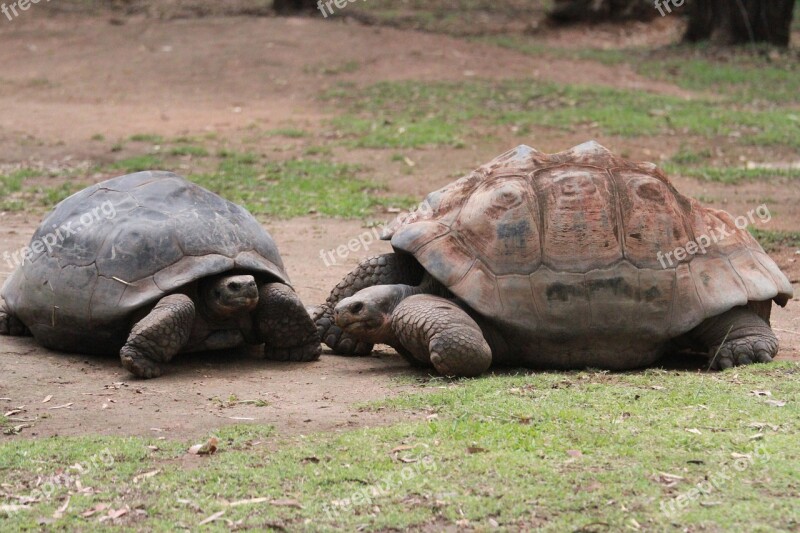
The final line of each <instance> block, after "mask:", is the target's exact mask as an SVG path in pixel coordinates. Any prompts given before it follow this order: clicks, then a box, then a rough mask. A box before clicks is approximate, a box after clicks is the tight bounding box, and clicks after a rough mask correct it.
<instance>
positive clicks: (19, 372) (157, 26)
mask: <svg viewBox="0 0 800 533" xmlns="http://www.w3.org/2000/svg"><path fill="white" fill-rule="evenodd" d="M113 22H114V23H113V24H112V23H110V22H109V18H108V17H104V16H90V15H85V16H77V15H63V14H62V15H57V16H51V15H50V14H42V13H36V12H35V6H34V9H32V10H30V11H29V12H26V13H24V14H23V16H21V17H20V18H19V19H17V20H15V21H13V23H7V22H6V21H5V20H3V21H0V64H2V65H3V69H2V72H1V73H0V109H2V113H0V165H5V166H12V165H17V164H25V165H35V164H38V165H44V166H45V167H46V166H48V165H54V166H67V167H69V166H70V165H77V164H78V163H79V162H82V161H100V162H102V161H110V160H111V159H112V158H113V156H112V155H111V154H110V153H109V149H108V144H109V143H108V142H106V143H98V142H96V141H92V140H90V138H91V137H92V136H93V135H95V134H102V135H104V136H105V138H106V139H108V140H110V141H113V140H115V139H122V138H127V137H128V136H130V135H132V134H134V133H143V132H152V133H158V134H160V135H164V136H174V135H184V134H186V135H202V134H204V133H215V134H217V136H218V137H219V138H225V139H228V138H230V139H233V140H234V141H232V142H235V139H241V138H243V137H244V136H245V135H247V132H248V128H249V127H251V126H252V125H256V126H257V127H258V128H260V129H270V128H279V127H285V126H286V125H287V124H288V125H292V126H293V127H302V128H306V129H314V128H318V127H319V128H321V127H323V124H324V122H325V120H326V119H328V118H330V116H331V110H329V109H325V107H324V105H323V104H321V103H320V101H319V100H317V96H318V95H319V94H320V93H321V92H322V91H324V90H326V89H328V88H330V87H332V86H333V85H334V84H335V83H339V82H342V81H347V82H352V83H355V84H358V85H362V84H369V83H373V82H374V81H376V80H400V79H409V80H443V79H444V80H461V79H468V78H470V77H473V76H477V77H483V78H496V79H502V78H521V77H536V78H541V79H545V80H553V81H557V82H563V83H574V82H581V83H586V84H599V85H608V86H613V87H622V88H637V89H646V90H649V91H652V92H653V93H655V94H665V95H677V96H687V94H686V92H685V91H684V90H683V89H680V88H678V87H676V86H673V85H670V84H668V83H663V82H657V81H653V80H649V79H646V78H643V77H641V76H639V75H638V74H636V73H635V72H633V71H632V70H631V69H630V68H629V67H627V66H608V65H602V64H599V63H594V62H589V61H575V60H566V59H553V58H548V57H541V58H540V57H532V56H525V55H521V54H518V53H516V52H513V51H510V50H504V49H500V48H496V47H494V46H491V45H488V44H480V43H470V42H467V41H462V40H457V39H453V38H450V37H446V36H441V35H433V34H425V33H417V32H410V31H403V30H397V29H388V28H374V27H366V26H362V25H359V24H356V23H354V22H347V21H325V20H318V19H310V18H285V19H281V18H239V17H233V18H204V19H190V20H169V21H165V20H154V19H151V18H145V17H139V18H136V17H133V18H127V19H124V20H118V19H114V21H113ZM120 22H122V24H121V25H119V23H120ZM609 31H611V30H609ZM670 31H673V30H672V29H670V28H662V27H658V28H657V30H656V32H655V34H654V37H653V39H654V40H655V41H656V42H658V41H659V39H664V35H665V34H669V32H670ZM575 37H576V38H577V36H575ZM555 38H556V37H554V39H555ZM642 38H643V37H642V36H641V35H640V34H639V33H638V32H636V33H634V34H632V35H630V36H629V37H628V38H627V39H628V40H629V41H634V42H636V43H637V44H639V43H640V41H641V39H642ZM558 39H562V40H563V39H567V41H569V40H570V39H569V37H565V36H564V35H563V34H562V35H561V36H560V37H558ZM609 40H611V41H619V40H622V41H625V42H627V41H626V40H625V38H622V39H620V38H617V37H613V38H609ZM557 44H558V43H557ZM347 62H357V63H358V64H359V65H361V67H360V68H358V69H357V70H355V71H352V72H340V73H337V74H334V75H329V74H322V73H321V70H322V69H324V67H326V66H327V67H334V66H337V65H342V64H346V63H347ZM344 70H347V69H344ZM584 140H586V136H585V135H584V134H565V133H563V132H558V133H554V134H553V135H552V136H547V137H542V138H540V139H534V140H532V142H531V144H533V141H536V142H537V144H536V145H537V147H538V148H540V149H543V150H547V151H557V150H562V149H565V148H567V147H569V146H572V145H574V144H577V143H579V142H582V141H584ZM601 140H602V142H604V144H607V145H609V146H610V147H612V148H613V149H614V150H615V151H619V152H621V151H626V152H627V153H629V154H630V156H631V157H633V158H641V159H652V160H659V159H660V158H661V157H662V156H663V155H664V154H665V153H671V151H672V150H674V149H675V148H676V147H674V146H664V145H663V144H660V143H659V142H656V141H653V140H651V139H633V140H632V139H621V138H619V139H618V138H613V137H612V138H604V139H601ZM259 142H260V143H261V145H260V146H259V148H260V149H261V150H263V152H264V153H268V152H269V153H271V152H275V151H282V150H283V151H291V150H295V149H297V147H296V146H295V144H296V143H295V144H293V142H294V141H289V140H286V139H275V138H264V139H262V140H261V141H259ZM514 142H515V141H513V138H512V136H510V135H509V136H508V138H507V139H506V138H503V137H502V136H501V137H500V139H499V140H494V141H491V142H487V143H486V144H485V145H481V146H469V147H467V149H466V150H441V151H439V150H415V151H410V152H409V154H410V157H411V158H412V159H414V161H415V162H416V165H417V166H418V168H422V169H424V171H425V174H426V177H425V179H421V178H420V177H419V176H418V175H415V176H408V175H406V174H404V173H403V172H401V171H400V170H399V169H398V165H397V164H396V163H390V162H388V161H387V158H386V157H382V158H378V157H376V156H375V155H374V154H373V153H372V152H370V151H368V150H356V151H352V152H345V151H341V152H340V151H336V152H335V158H336V160H337V161H342V162H348V161H356V162H361V163H367V164H368V165H369V166H370V168H372V170H373V171H374V176H375V179H377V180H381V181H384V182H385V183H387V184H388V185H389V187H390V189H391V190H392V191H396V192H403V193H404V194H411V195H417V196H422V195H423V194H424V193H426V192H428V191H430V190H432V189H433V188H434V187H437V186H440V185H443V184H444V183H447V182H448V181H450V180H452V178H453V175H454V174H458V173H459V172H461V171H464V170H468V169H470V168H472V167H474V166H476V165H477V164H480V163H482V162H485V161H486V160H487V159H489V158H491V157H492V156H494V155H496V154H498V153H500V152H501V151H504V150H506V149H508V148H509V147H510V143H514ZM675 142H677V141H675ZM708 142H709V144H710V143H711V142H712V141H708ZM179 171H180V170H179ZM104 177H107V176H95V177H94V178H93V179H97V180H99V179H103V178H104ZM44 180H45V181H47V182H48V183H51V184H54V183H58V180H63V178H54V179H52V180H49V181H48V178H44ZM676 185H677V186H678V188H679V189H680V190H682V191H684V192H685V193H687V194H690V195H694V196H702V197H703V198H707V199H709V201H710V202H711V203H712V204H714V205H718V206H719V207H723V208H725V209H728V210H729V211H731V212H732V213H735V214H744V213H746V211H747V209H749V208H752V207H753V206H755V205H758V203H759V202H760V201H762V200H760V199H761V198H770V199H771V200H770V202H771V203H770V205H771V206H774V209H773V210H774V211H775V215H776V216H775V217H774V221H773V222H772V223H771V224H770V227H769V229H783V230H796V229H797V227H798V226H800V211H799V209H800V207H799V206H800V191H798V190H797V185H796V184H794V185H792V184H791V183H753V184H745V185H742V186H737V187H731V186H725V185H719V184H702V183H699V182H697V181H693V180H676ZM42 214H43V212H42V210H41V208H37V207H36V206H31V208H30V209H29V210H27V211H26V212H23V213H14V214H9V213H0V254H2V252H4V251H8V252H13V251H16V250H18V249H19V248H20V247H22V246H24V245H25V244H27V242H28V240H29V238H30V235H31V234H32V232H33V231H34V229H35V228H36V227H37V225H38V224H39V221H40V220H41V217H42ZM264 224H265V226H266V227H267V228H268V229H269V230H270V231H271V232H272V233H273V235H274V236H275V238H276V241H277V242H278V245H279V247H280V249H281V252H282V255H283V257H284V260H285V262H286V265H287V269H288V271H289V273H290V275H291V276H292V278H293V281H294V284H295V286H296V289H297V290H298V292H299V293H300V295H301V297H302V298H303V299H304V301H306V302H307V303H308V304H309V305H312V304H316V303H319V302H321V301H323V300H324V299H325V297H326V296H327V293H328V291H329V289H330V287H332V286H333V285H334V284H335V283H336V282H337V281H338V280H339V279H341V277H342V276H343V275H344V274H345V273H346V272H348V271H349V270H350V269H351V268H352V267H353V266H355V264H356V263H357V262H358V261H359V260H360V259H362V258H363V257H366V256H368V255H372V254H375V253H381V252H384V251H388V246H387V245H386V244H385V243H376V244H374V245H373V246H371V247H370V248H369V249H361V250H359V251H358V252H354V253H353V254H351V255H350V256H348V257H347V258H344V259H342V260H341V261H339V262H337V263H336V264H333V265H330V266H326V265H325V264H324V263H323V261H322V259H321V258H320V251H321V250H323V249H329V248H332V247H335V246H337V245H339V244H346V243H347V242H348V241H349V240H350V239H352V238H354V237H357V236H358V235H359V234H361V233H363V232H365V231H366V230H365V229H364V228H363V227H362V225H361V223H360V222H358V221H339V220H328V219H320V218H315V217H307V218H302V219H293V220H291V221H279V220H264ZM773 255H774V257H775V258H776V260H777V262H778V263H779V265H780V266H781V267H782V268H783V269H784V271H785V272H786V273H787V274H788V275H789V277H790V279H792V280H793V282H794V283H800V255H797V253H796V250H790V249H784V250H779V251H778V252H776V253H775V254H773ZM10 270H11V267H10V266H9V265H7V264H5V263H4V262H0V283H2V281H4V280H5V279H6V278H7V277H8V275H9V274H10ZM773 316H774V326H775V328H776V329H777V333H778V335H779V337H780V338H781V341H782V346H783V348H782V352H781V356H780V357H781V358H798V357H800V305H798V303H797V299H795V301H793V302H791V303H790V305H789V306H788V307H787V308H786V309H776V310H775V311H774V315H773ZM409 375H410V376H419V377H423V376H425V375H426V373H425V372H424V371H418V370H412V369H410V368H409V367H408V366H407V365H406V364H405V363H404V362H403V361H402V360H401V359H400V358H399V357H398V356H396V355H395V354H394V353H393V352H392V351H391V350H388V349H385V350H380V351H378V352H377V353H376V354H375V355H374V356H373V357H368V358H361V359H347V358H338V357H332V356H323V358H322V359H321V360H320V361H319V362H317V363H311V364H303V365H297V364H276V363H272V362H266V361H264V360H261V359H260V358H259V357H258V354H257V353H253V352H243V353H238V354H209V355H201V356H191V357H189V356H186V357H183V358H179V359H178V360H177V361H176V363H175V364H173V365H171V366H170V368H169V371H168V373H167V374H166V375H165V376H163V377H161V378H159V379H157V380H152V381H139V380H135V379H132V378H131V377H130V376H129V375H128V374H127V373H126V372H125V371H124V370H123V369H122V368H121V367H120V366H119V364H118V361H117V360H116V358H114V357H107V358H103V357H87V356H84V355H74V354H73V355H70V354H60V353H55V352H51V351H48V350H45V349H43V348H41V347H39V346H37V345H36V344H35V342H34V341H33V340H32V339H30V338H9V337H0V414H1V413H2V412H5V411H7V410H10V409H12V408H14V407H16V406H21V405H24V406H26V407H25V408H26V409H27V411H26V412H25V414H24V416H26V417H34V416H37V417H39V418H38V420H36V422H35V425H34V427H32V428H26V429H24V430H23V435H26V436H37V437H43V436H50V435H56V434H58V435H77V434H87V433H92V434H124V435H157V436H166V437H176V438H183V437H185V436H187V435H191V436H194V435H203V434H206V433H208V432H209V431H210V430H211V429H212V428H214V427H218V426H220V425H223V424H229V423H237V422H242V421H256V422H259V423H269V424H274V425H275V426H276V427H277V430H278V431H279V432H280V433H283V434H298V433H312V432H316V431H333V430H338V429H343V428H351V427H355V426H359V427H360V426H371V425H376V424H382V423H389V422H393V421H395V420H397V419H398V418H400V417H401V416H405V415H399V414H386V413H383V412H377V413H374V412H362V411H361V410H360V409H359V408H358V406H357V404H358V403H359V402H364V401H369V400H375V399H381V398H385V397H387V396H389V395H393V394H398V393H399V392H401V391H406V390H412V389H414V388H415V387H414V386H413V385H409V384H407V383H408V382H407V381H398V380H396V379H395V378H399V377H403V376H409ZM403 383H405V384H403ZM48 396H52V398H51V399H50V400H49V401H48V402H46V403H44V402H43V400H44V399H45V398H46V397H48ZM232 396H233V397H235V399H238V401H240V402H241V401H249V400H263V401H265V402H266V404H267V405H264V406H257V405H256V404H254V403H232V402H231V401H229V400H232V398H231V397H232ZM6 407H7V408H8V409H6ZM409 416H412V415H409ZM3 438H13V437H3Z"/></svg>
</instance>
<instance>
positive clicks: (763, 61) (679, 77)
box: [636, 46, 800, 104]
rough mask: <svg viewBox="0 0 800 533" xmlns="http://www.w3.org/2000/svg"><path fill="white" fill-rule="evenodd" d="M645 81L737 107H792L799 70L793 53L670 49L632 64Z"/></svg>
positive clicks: (799, 82) (798, 86)
mask: <svg viewBox="0 0 800 533" xmlns="http://www.w3.org/2000/svg"><path fill="white" fill-rule="evenodd" d="M636 70H637V71H638V72H639V73H640V74H642V75H644V76H647V77H650V78H654V79H659V80H663V81H667V82H670V83H676V84H677V85H679V86H681V87H683V88H685V89H690V90H693V91H704V92H713V93H714V94H720V95H724V96H726V97H727V98H729V99H731V100H736V101H738V102H739V103H742V102H751V101H766V102H772V103H787V104H788V103H796V102H797V95H798V93H800V66H798V55H797V52H795V51H787V52H784V53H783V54H777V55H776V54H775V50H774V49H773V50H771V49H769V48H764V49H758V48H756V49H750V50H742V51H737V52H734V51H730V50H725V52H724V55H723V54H722V53H721V52H720V51H718V50H706V49H705V48H703V47H688V46H680V47H673V48H672V49H668V51H664V52H662V53H659V54H655V53H653V54H648V56H647V59H645V60H643V61H639V62H637V63H636Z"/></svg>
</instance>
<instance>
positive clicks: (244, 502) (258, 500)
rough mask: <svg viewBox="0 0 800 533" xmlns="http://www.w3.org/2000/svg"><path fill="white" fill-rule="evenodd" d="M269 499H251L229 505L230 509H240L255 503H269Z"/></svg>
mask: <svg viewBox="0 0 800 533" xmlns="http://www.w3.org/2000/svg"><path fill="white" fill-rule="evenodd" d="M268 501H269V498H250V499H249V500H239V501H235V502H231V503H229V504H228V506H229V507H239V506H240V505H251V504H254V503H264V502H268Z"/></svg>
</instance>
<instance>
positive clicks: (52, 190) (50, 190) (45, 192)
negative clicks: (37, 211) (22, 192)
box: [34, 181, 84, 207]
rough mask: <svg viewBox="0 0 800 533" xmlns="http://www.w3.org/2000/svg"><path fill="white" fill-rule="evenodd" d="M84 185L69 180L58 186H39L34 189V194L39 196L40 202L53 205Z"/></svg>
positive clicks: (47, 205)
mask: <svg viewBox="0 0 800 533" xmlns="http://www.w3.org/2000/svg"><path fill="white" fill-rule="evenodd" d="M83 187H84V186H83V185H81V184H80V183H72V182H69V181H67V182H64V183H62V184H61V185H58V186H56V187H45V188H39V189H37V190H36V191H34V194H35V195H36V196H37V197H38V198H39V203H40V204H42V205H44V206H46V207H52V206H54V205H56V204H57V203H59V202H61V201H62V200H64V199H66V198H67V197H69V196H71V195H72V194H73V193H75V192H76V191H78V190H80V189H82V188H83Z"/></svg>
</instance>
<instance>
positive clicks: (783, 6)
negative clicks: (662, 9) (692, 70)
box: [662, 0, 795, 47]
mask: <svg viewBox="0 0 800 533" xmlns="http://www.w3.org/2000/svg"><path fill="white" fill-rule="evenodd" d="M672 1H674V0H672ZM662 2H663V3H665V4H666V3H667V2H668V0H662ZM794 5H795V0H689V1H687V2H686V7H687V8H688V11H689V26H688V28H687V29H686V33H685V34H684V36H683V39H684V40H685V41H688V42H697V41H705V40H709V41H711V42H712V43H715V44H722V45H732V44H744V43H757V42H762V43H763V42H766V43H770V44H774V45H776V46H784V47H785V46H789V37H790V35H791V26H792V14H793V10H794Z"/></svg>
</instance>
